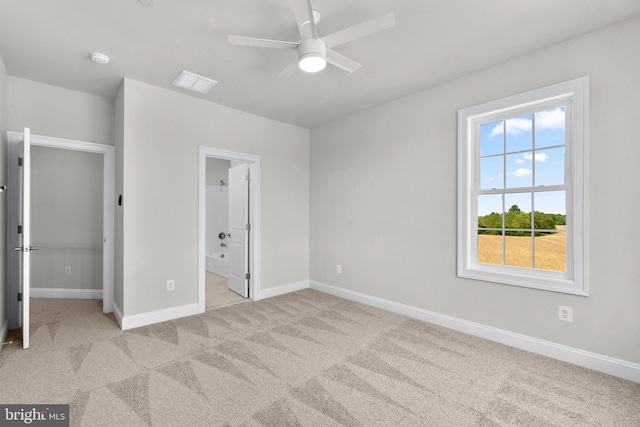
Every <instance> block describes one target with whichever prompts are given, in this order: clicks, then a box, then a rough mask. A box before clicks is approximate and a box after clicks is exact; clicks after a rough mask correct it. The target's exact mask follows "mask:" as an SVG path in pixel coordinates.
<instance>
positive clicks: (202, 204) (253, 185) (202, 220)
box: [198, 146, 261, 313]
mask: <svg viewBox="0 0 640 427" xmlns="http://www.w3.org/2000/svg"><path fill="white" fill-rule="evenodd" d="M207 157H212V158H216V159H224V160H238V161H243V162H247V163H248V165H249V176H250V177H251V179H250V181H249V222H250V224H251V229H250V230H249V242H250V243H249V271H250V272H251V279H250V281H249V298H250V299H252V300H258V298H259V294H260V276H261V275H260V156H256V155H253V154H245V153H238V152H235V151H227V150H220V149H217V148H211V147H204V146H200V151H199V166H200V170H199V172H200V173H199V186H198V188H199V224H198V285H199V286H198V313H204V310H205V252H206V236H205V232H206V225H205V224H206V190H207Z"/></svg>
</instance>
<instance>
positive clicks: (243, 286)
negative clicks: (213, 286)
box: [228, 163, 250, 298]
mask: <svg viewBox="0 0 640 427" xmlns="http://www.w3.org/2000/svg"><path fill="white" fill-rule="evenodd" d="M249 227H250V226H249V166H248V165H247V164H246V163H243V164H241V165H238V166H234V167H232V168H231V169H229V278H228V284H229V289H230V290H232V291H233V292H235V293H237V294H239V295H241V296H243V297H245V298H247V297H248V296H249V279H250V275H249V252H248V249H249Z"/></svg>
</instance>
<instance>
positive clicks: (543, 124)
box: [536, 108, 564, 130]
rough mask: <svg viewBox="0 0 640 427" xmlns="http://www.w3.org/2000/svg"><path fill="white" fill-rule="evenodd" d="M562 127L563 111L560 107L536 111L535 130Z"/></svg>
mask: <svg viewBox="0 0 640 427" xmlns="http://www.w3.org/2000/svg"><path fill="white" fill-rule="evenodd" d="M545 129H564V111H562V109H560V108H555V109H553V110H545V111H540V112H539V113H536V130H545Z"/></svg>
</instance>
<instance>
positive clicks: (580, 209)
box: [458, 77, 589, 296]
mask: <svg viewBox="0 0 640 427" xmlns="http://www.w3.org/2000/svg"><path fill="white" fill-rule="evenodd" d="M558 103H562V105H565V106H566V111H565V117H566V128H565V134H566V140H565V144H566V145H565V185H566V187H567V188H566V204H567V211H566V214H567V238H566V239H567V258H566V266H567V268H566V272H553V271H545V270H535V269H527V268H520V267H510V266H505V265H492V264H483V263H479V262H478V254H477V251H478V249H477V248H478V244H477V241H478V216H477V215H478V214H477V194H478V191H479V189H480V170H479V169H480V160H479V159H480V132H479V129H480V124H484V123H490V122H493V121H496V120H502V119H507V118H510V117H517V116H520V115H522V114H528V113H533V112H536V111H542V110H544V109H547V108H551V107H552V106H554V105H558ZM588 129H589V77H582V78H579V79H575V80H570V81H567V82H564V83H559V84H555V85H552V86H548V87H545V88H541V89H537V90H533V91H530V92H526V93H522V94H518V95H514V96H510V97H507V98H503V99H499V100H496V101H491V102H487V103H484V104H481V105H476V106H473V107H468V108H464V109H461V110H459V111H458V277H464V278H469V279H476V280H483V281H489V282H495V283H503V284H509V285H516V286H523V287H528V288H536V289H543V290H548V291H555V292H562V293H568V294H575V295H584V296H586V295H588V292H589V287H588V271H587V268H588V262H587V256H588V251H587V248H588V244H587V243H588V242H587V239H588V233H587V213H588V209H587V208H588V206H587V189H588V183H587V176H588V175H587V166H588V141H589V132H588Z"/></svg>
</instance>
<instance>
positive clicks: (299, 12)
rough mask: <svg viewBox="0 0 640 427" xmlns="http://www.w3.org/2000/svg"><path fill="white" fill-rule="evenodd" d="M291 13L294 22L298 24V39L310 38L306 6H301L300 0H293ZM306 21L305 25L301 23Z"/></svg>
mask: <svg viewBox="0 0 640 427" xmlns="http://www.w3.org/2000/svg"><path fill="white" fill-rule="evenodd" d="M292 3H293V13H294V14H295V16H296V23H297V24H298V31H300V40H306V39H310V38H311V37H312V35H311V26H310V25H309V11H308V10H307V7H306V5H305V7H302V1H301V0H293V2H292ZM303 23H306V24H305V25H302V24H303Z"/></svg>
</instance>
